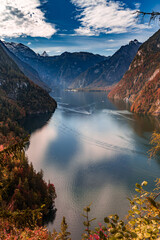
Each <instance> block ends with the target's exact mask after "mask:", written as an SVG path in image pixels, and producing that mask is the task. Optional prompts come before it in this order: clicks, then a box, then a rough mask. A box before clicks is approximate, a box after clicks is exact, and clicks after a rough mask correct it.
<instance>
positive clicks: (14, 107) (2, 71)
mask: <svg viewBox="0 0 160 240" xmlns="http://www.w3.org/2000/svg"><path fill="white" fill-rule="evenodd" d="M2 46H3V43H2V42H0V109H1V114H0V144H2V143H3V142H6V139H12V138H16V137H17V136H19V137H20V136H22V135H24V130H23V129H21V127H20V126H19V125H18V123H17V120H19V119H21V118H23V117H25V116H26V115H30V114H37V113H46V112H53V111H54V110H55V108H56V106H57V105H56V102H55V100H54V99H52V98H51V97H50V96H49V94H48V93H47V92H46V91H45V90H43V89H42V88H40V87H39V86H37V85H36V84H34V83H33V82H32V81H31V80H29V79H28V78H27V77H26V76H25V75H24V74H23V73H22V72H21V70H20V69H19V68H18V66H17V64H16V63H15V62H14V61H13V60H12V59H11V58H10V56H9V55H7V53H6V51H5V50H4V46H3V47H2Z"/></svg>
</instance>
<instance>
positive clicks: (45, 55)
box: [41, 51, 49, 57]
mask: <svg viewBox="0 0 160 240" xmlns="http://www.w3.org/2000/svg"><path fill="white" fill-rule="evenodd" d="M41 56H42V57H49V55H48V53H47V52H46V51H44V52H43V53H42V54H41Z"/></svg>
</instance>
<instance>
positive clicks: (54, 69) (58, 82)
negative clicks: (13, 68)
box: [4, 42, 107, 88]
mask: <svg viewBox="0 0 160 240" xmlns="http://www.w3.org/2000/svg"><path fill="white" fill-rule="evenodd" d="M4 44H5V46H6V47H7V48H8V49H9V50H10V51H11V52H12V53H13V54H14V55H16V56H17V57H18V58H19V59H20V60H21V61H23V62H25V63H26V64H28V65H30V66H32V67H33V68H34V69H35V70H36V71H37V72H38V74H39V76H40V78H41V80H42V81H43V82H44V83H46V84H47V85H48V86H49V87H51V88H54V87H60V88H67V87H68V86H69V85H70V84H71V83H72V82H73V80H74V79H75V78H76V77H77V76H78V75H80V74H81V73H82V72H84V71H85V70H87V69H88V68H89V67H91V66H94V65H96V64H97V63H99V62H102V61H104V60H106V59H107V57H105V56H101V55H98V54H93V53H88V52H75V53H69V52H64V53H62V54H61V55H59V56H52V57H51V56H47V54H46V53H45V54H42V55H39V54H36V53H35V52H34V51H33V50H31V49H30V48H29V47H27V46H25V45H23V44H21V43H19V44H17V43H7V42H4ZM44 55H45V56H44Z"/></svg>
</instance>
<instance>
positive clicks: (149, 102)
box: [108, 30, 160, 115]
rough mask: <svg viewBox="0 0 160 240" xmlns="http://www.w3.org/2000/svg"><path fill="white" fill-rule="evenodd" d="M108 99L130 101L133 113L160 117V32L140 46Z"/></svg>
mask: <svg viewBox="0 0 160 240" xmlns="http://www.w3.org/2000/svg"><path fill="white" fill-rule="evenodd" d="M108 97H109V98H114V99H123V100H125V101H130V102H131V103H132V107H131V110H132V111H134V112H137V113H145V114H153V115H160V30H159V31H158V32H156V33H155V34H154V35H153V36H152V37H151V38H149V39H148V40H147V41H146V42H145V43H144V44H142V46H141V47H140V48H139V50H138V53H137V55H136V56H135V58H134V60H133V61H132V63H131V65H130V67H129V70H128V71H127V72H126V74H125V75H124V77H123V78H122V79H121V81H120V82H119V83H118V84H117V85H116V86H115V87H114V89H113V90H112V91H111V92H110V93H109V95H108Z"/></svg>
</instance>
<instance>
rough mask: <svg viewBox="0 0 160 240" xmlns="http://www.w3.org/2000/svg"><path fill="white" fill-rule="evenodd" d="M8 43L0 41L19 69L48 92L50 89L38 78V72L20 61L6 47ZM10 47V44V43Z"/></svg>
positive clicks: (14, 44)
mask: <svg viewBox="0 0 160 240" xmlns="http://www.w3.org/2000/svg"><path fill="white" fill-rule="evenodd" d="M5 44H6V45H7V46H9V45H10V43H5V42H4V44H3V43H2V42H0V45H1V47H2V48H3V49H4V51H5V52H6V53H7V55H9V56H10V58H12V60H13V61H14V62H15V63H16V64H17V65H18V67H19V69H20V70H21V71H22V72H23V73H24V75H25V76H26V77H28V78H29V79H31V80H32V81H33V82H34V83H35V84H37V85H38V86H40V87H41V88H43V89H45V90H46V91H47V92H50V91H51V89H50V88H49V87H48V86H47V85H46V84H45V83H44V82H43V81H42V80H41V79H40V77H39V74H38V72H37V71H36V70H35V69H34V68H33V67H32V66H30V65H28V64H27V63H25V62H24V61H22V60H21V59H20V58H18V57H17V56H16V55H15V54H14V53H13V52H12V51H10V50H9V48H10V47H6V46H5ZM16 45H17V44H16V43H13V46H16ZM11 47H12V45H11Z"/></svg>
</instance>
